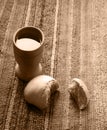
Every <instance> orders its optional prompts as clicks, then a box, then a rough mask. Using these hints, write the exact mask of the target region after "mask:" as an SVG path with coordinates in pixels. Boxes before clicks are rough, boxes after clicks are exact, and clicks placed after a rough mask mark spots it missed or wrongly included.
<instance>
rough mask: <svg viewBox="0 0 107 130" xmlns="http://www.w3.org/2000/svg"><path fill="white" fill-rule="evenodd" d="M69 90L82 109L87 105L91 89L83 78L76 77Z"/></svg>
mask: <svg viewBox="0 0 107 130" xmlns="http://www.w3.org/2000/svg"><path fill="white" fill-rule="evenodd" d="M68 91H69V93H70V95H71V97H72V98H73V99H74V100H75V102H76V103H77V105H78V107H79V109H80V110H83V109H85V108H86V107H87V105H88V102H89V91H88V89H87V86H86V85H85V83H84V82H83V81H82V80H81V79H78V78H74V79H73V80H72V82H71V84H70V86H69V88H68Z"/></svg>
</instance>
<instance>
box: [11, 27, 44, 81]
mask: <svg viewBox="0 0 107 130" xmlns="http://www.w3.org/2000/svg"><path fill="white" fill-rule="evenodd" d="M43 43H44V34H43V32H42V31H41V30H40V29H39V28H36V27H33V26H28V27H22V28H20V29H18V30H17V31H16V32H15V34H14V36H13V50H14V56H15V60H16V66H15V73H16V75H17V77H19V78H20V79H22V80H25V81H29V80H31V79H32V78H34V77H36V76H38V75H40V74H42V66H41V63H40V60H41V57H42V53H43Z"/></svg>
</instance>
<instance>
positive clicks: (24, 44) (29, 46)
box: [16, 38, 40, 51]
mask: <svg viewBox="0 0 107 130" xmlns="http://www.w3.org/2000/svg"><path fill="white" fill-rule="evenodd" d="M16 46H17V47H18V48H20V49H21V50H24V51H32V50H35V49H37V48H39V47H40V43H39V42H37V41H36V40H34V39H31V38H21V39H18V40H17V41H16Z"/></svg>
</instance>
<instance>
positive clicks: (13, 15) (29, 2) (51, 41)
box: [0, 0, 107, 130]
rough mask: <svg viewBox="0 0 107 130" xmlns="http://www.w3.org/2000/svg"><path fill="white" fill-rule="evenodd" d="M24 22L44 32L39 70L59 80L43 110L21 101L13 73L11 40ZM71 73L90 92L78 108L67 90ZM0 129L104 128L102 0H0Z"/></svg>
mask: <svg viewBox="0 0 107 130" xmlns="http://www.w3.org/2000/svg"><path fill="white" fill-rule="evenodd" d="M23 26H35V27H39V28H40V29H41V30H42V31H43V32H44V35H45V40H44V52H43V57H42V59H41V64H42V66H43V73H44V74H46V75H50V76H52V77H54V78H55V79H56V80H57V81H58V82H59V93H56V94H55V95H54V96H52V99H51V103H50V106H49V107H48V109H47V111H45V112H44V111H43V112H42V111H40V110H39V109H38V108H36V107H35V106H33V105H30V104H28V103H26V101H25V100H24V96H23V90H24V87H25V86H26V83H25V82H23V81H21V80H19V79H18V78H17V77H16V76H15V64H16V62H15V59H14V54H13V41H12V39H13V34H14V33H15V31H16V30H17V29H19V28H20V27H23ZM75 77H77V78H80V79H82V80H83V81H84V82H85V84H86V85H87V87H88V89H89V92H90V102H89V104H88V106H87V108H86V109H85V110H83V111H80V110H79V109H78V107H77V105H76V104H75V102H74V101H73V100H72V99H70V96H69V93H68V90H67V88H68V86H69V84H70V83H71V80H72V78H75ZM0 130H107V1H106V0H0Z"/></svg>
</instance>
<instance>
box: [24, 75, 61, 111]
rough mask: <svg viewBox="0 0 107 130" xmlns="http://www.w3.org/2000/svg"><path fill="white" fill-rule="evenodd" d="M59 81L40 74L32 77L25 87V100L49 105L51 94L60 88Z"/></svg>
mask: <svg viewBox="0 0 107 130" xmlns="http://www.w3.org/2000/svg"><path fill="white" fill-rule="evenodd" d="M58 87H59V85H58V82H57V81H56V80H55V79H54V78H53V77H51V76H48V75H39V76H37V77H35V78H34V79H32V80H31V81H30V82H29V83H28V84H27V86H26V87H25V89H24V97H25V100H26V101H27V102H28V103H30V104H33V105H35V106H36V107H38V108H39V109H45V108H47V107H48V104H49V101H50V96H51V94H52V93H54V92H55V91H56V90H57V89H58Z"/></svg>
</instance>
